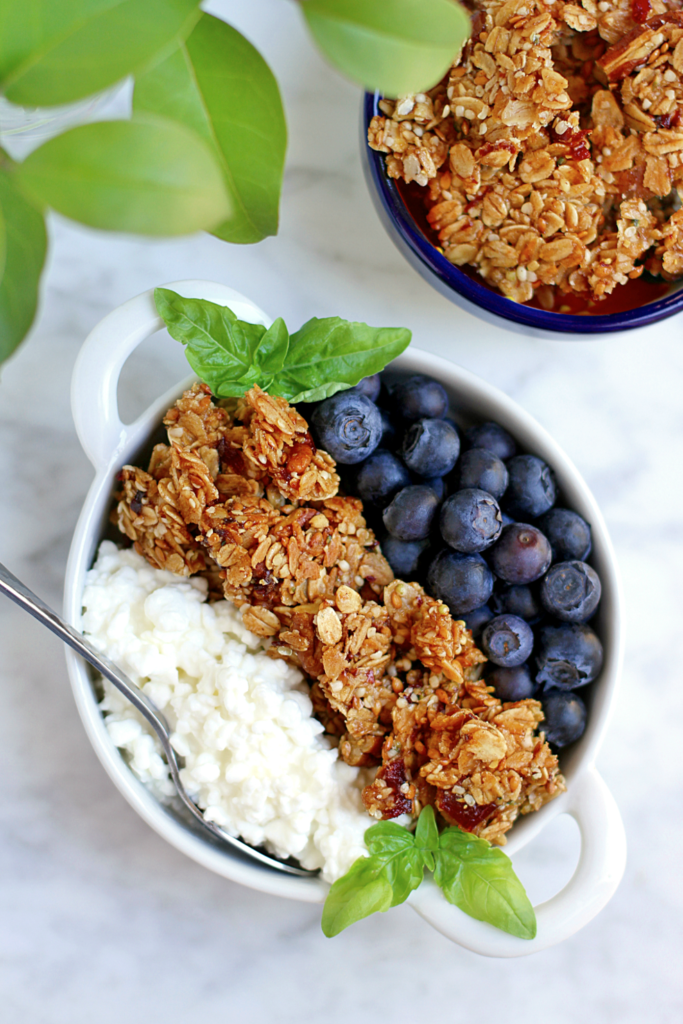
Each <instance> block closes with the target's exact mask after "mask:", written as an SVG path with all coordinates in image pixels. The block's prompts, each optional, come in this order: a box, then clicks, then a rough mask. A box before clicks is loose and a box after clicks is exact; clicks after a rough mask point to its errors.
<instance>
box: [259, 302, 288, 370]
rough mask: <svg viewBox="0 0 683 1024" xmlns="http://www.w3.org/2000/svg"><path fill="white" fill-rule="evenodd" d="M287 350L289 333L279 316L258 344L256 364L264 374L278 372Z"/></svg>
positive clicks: (283, 362)
mask: <svg viewBox="0 0 683 1024" xmlns="http://www.w3.org/2000/svg"><path fill="white" fill-rule="evenodd" d="M288 350H289V331H288V330H287V328H286V326H285V322H284V320H283V319H282V317H281V316H279V317H278V318H277V320H274V321H273V323H272V324H271V325H270V327H269V328H268V330H267V331H266V333H265V334H264V335H263V337H262V338H261V341H260V343H259V347H258V351H257V353H256V354H257V358H258V364H259V366H260V367H261V368H262V369H263V371H264V372H265V373H272V374H273V375H275V374H277V373H279V372H280V370H281V369H282V367H283V366H284V364H285V360H286V358H287V352H288Z"/></svg>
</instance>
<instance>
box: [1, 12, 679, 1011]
mask: <svg viewBox="0 0 683 1024" xmlns="http://www.w3.org/2000/svg"><path fill="white" fill-rule="evenodd" d="M211 9H212V10H214V11H216V12H217V13H221V14H223V16H225V17H226V18H228V19H230V20H231V21H232V22H233V23H234V24H235V25H237V26H238V27H239V28H240V29H242V30H243V31H244V32H245V33H246V34H247V35H248V36H249V37H250V38H251V39H252V40H253V41H254V42H255V43H256V44H257V45H258V46H259V47H260V48H261V50H262V52H263V53H264V54H265V55H266V57H267V59H268V60H269V61H270V63H271V65H272V67H273V68H274V70H275V72H276V74H277V76H278V78H279V80H280V83H281V86H282V89H283V93H284V98H285V103H286V107H287V114H288V120H289V130H290V145H289V155H288V162H287V174H286V181H285V188H284V196H283V203H282V227H281V231H280V234H279V236H278V237H277V238H275V239H269V240H267V241H265V242H263V243H262V244H260V245H258V246H255V247H250V248H236V247H230V246H228V245H225V244H223V243H221V242H219V241H217V240H216V239H213V238H210V237H208V236H197V237H192V238H187V239H179V240H174V241H148V240H141V239H138V238H131V237H124V236H108V235H104V234H101V233H98V232H94V231H88V230H85V229H82V228H79V227H77V226H75V225H73V224H69V223H67V222H65V221H63V220H60V219H58V218H54V219H52V221H51V224H50V235H51V245H50V255H49V262H48V268H47V273H46V275H45V278H44V280H43V289H42V301H41V307H40V314H39V316H38V319H37V321H36V323H35V325H34V328H33V330H32V332H31V337H30V338H29V340H28V341H27V343H26V344H25V345H24V346H23V347H22V349H21V350H20V351H19V352H18V353H17V355H16V356H15V358H14V359H12V360H11V362H10V363H9V364H8V365H6V366H5V367H4V368H3V371H2V376H1V380H0V435H1V441H0V473H1V476H0V479H2V481H3V487H2V492H1V496H0V522H1V529H0V560H2V561H3V562H5V563H7V564H8V565H9V566H10V567H11V568H12V569H13V570H14V571H15V572H16V573H17V574H18V575H19V576H20V577H22V578H24V579H25V580H26V581H27V583H28V584H29V585H30V586H31V587H33V588H34V589H36V590H37V591H38V592H39V593H40V594H42V595H44V597H45V598H46V599H47V600H48V601H50V602H52V603H53V604H55V605H59V603H60V600H61V588H62V581H63V574H64V567H65V562H66V557H67V551H68V548H69V543H70V538H71V533H72V530H73V527H74V523H75V520H76V517H77V515H78V511H79V508H80V505H81V503H82V501H83V498H84V495H85V493H86V490H87V488H88V486H89V483H90V480H91V478H92V471H91V467H90V466H89V464H88V462H87V460H86V458H85V456H84V455H83V453H82V452H81V450H80V447H79V445H78V442H77V440H76V436H75V432H74V428H73V424H72V421H71V416H70V411H69V380H70V375H71V371H72V367H73V363H74V360H75V358H76V355H77V352H78V349H79V346H80V344H81V342H82V340H83V338H84V337H85V336H86V334H87V333H88V332H89V330H90V329H91V328H92V327H93V325H94V324H95V323H97V321H98V320H99V319H100V318H101V317H102V316H104V315H105V314H106V313H108V312H109V311H110V310H111V309H112V308H113V307H114V306H116V305H118V304H119V303H121V302H122V301H124V300H125V299H127V298H129V297H130V296H132V295H134V294H136V293H138V292H140V291H142V290H143V289H146V288H148V287H151V286H153V285H156V284H161V283H164V282H167V281H172V280H174V279H179V278H184V277H200V278H201V277H203V278H209V279H215V280H218V281H224V282H225V283H227V284H230V285H232V286H233V287H235V288H237V289H238V290H240V291H243V292H245V293H246V294H247V295H249V296H250V297H252V298H253V299H254V300H255V301H256V302H257V303H258V304H259V305H261V306H262V307H264V308H265V309H266V310H269V311H270V312H271V313H272V314H273V315H282V316H284V318H285V320H286V321H287V323H288V324H290V325H292V326H294V327H296V326H298V325H299V324H300V323H301V322H303V321H304V320H305V319H307V318H308V317H310V316H312V315H321V316H324V315H328V314H337V313H339V314H342V315H344V316H346V317H348V318H350V319H359V320H365V321H367V322H369V323H375V324H389V323H396V324H404V325H407V326H409V327H410V328H412V330H413V332H414V342H415V344H417V345H419V346H422V347H424V348H426V349H429V350H431V351H433V352H436V353H438V354H440V355H443V356H445V357H447V358H449V359H452V360H454V361H455V362H458V363H460V364H461V365H463V366H466V367H467V368H468V369H471V370H473V371H474V372H475V373H478V374H480V375H481V376H483V377H485V378H486V379H488V380H489V381H491V382H493V383H494V384H496V385H497V386H498V387H500V388H502V389H503V390H504V391H506V392H507V393H508V394H509V395H511V396H512V397H513V398H514V399H515V400H516V401H517V402H519V403H520V404H521V405H523V406H524V407H525V408H526V409H527V410H529V411H530V412H531V413H532V414H533V415H535V416H536V417H537V418H538V420H539V421H540V422H541V423H542V424H543V425H544V426H545V427H547V428H548V429H549V430H550V431H551V432H552V433H553V435H554V436H555V437H556V438H557V439H558V441H559V442H560V444H561V445H563V446H564V448H565V450H566V451H567V452H568V453H569V455H570V456H571V457H572V458H573V459H574V460H575V462H576V464H577V465H578V467H579V469H580V470H581V471H582V473H583V474H584V475H585V477H586V479H587V481H588V483H589V485H590V486H591V487H592V489H593V491H594V493H595V495H596V496H597V498H598V501H599V502H600V504H601V506H602V508H603V510H604V513H605V517H606V519H607V522H608V525H609V527H610V530H611V533H612V537H613V540H614V543H615V546H616V549H617V554H618V558H619V562H620V566H621V572H622V575H623V584H624V597H625V617H626V638H627V644H626V661H625V667H624V675H623V685H622V689H621V694H620V698H619V702H618V705H617V707H616V711H615V714H614V718H613V722H612V725H611V729H610V732H609V734H608V736H607V740H606V743H605V745H604V748H603V750H602V752H601V754H600V757H599V764H598V766H599V768H600V771H601V772H602V773H603V775H604V777H605V779H606V780H607V782H608V784H609V785H610V787H611V788H612V790H613V792H614V794H615V796H616V798H617V800H618V802H619V804H620V807H621V809H622V812H623V816H624V821H625V824H626V828H627V832H628V838H629V862H628V867H627V871H626V876H625V878H624V881H623V883H622V885H621V887H620V889H619V890H618V892H617V894H616V896H615V897H614V899H613V900H612V902H611V903H610V904H609V906H608V907H607V908H606V909H605V910H604V911H603V912H602V913H601V914H600V916H599V917H598V918H596V919H595V920H594V921H593V922H592V923H591V924H590V925H589V926H588V927H587V928H585V929H584V930H583V931H582V932H581V933H579V934H578V935H575V936H574V937H573V938H571V939H570V940H568V941H566V942H565V943H564V944H562V945H561V946H559V947H556V948H554V949H551V950H548V951H546V952H543V953H540V954H537V955H535V956H533V957H531V958H528V959H522V960H517V961H494V960H485V959H482V958H479V957H477V956H476V955H474V954H470V953H468V952H465V951H463V950H462V949H460V948H459V947H457V946H454V945H452V944H451V943H449V942H448V941H447V940H446V939H444V938H442V937H441V936H440V935H439V934H437V933H436V932H435V931H434V930H433V929H432V928H431V927H430V926H429V925H427V924H426V923H425V922H423V921H422V920H421V919H420V918H418V917H417V915H416V914H414V913H413V912H412V910H411V909H410V908H408V907H400V908H397V909H396V910H394V911H392V912H391V914H390V916H389V917H387V916H377V917H376V918H373V919H370V920H368V921H366V922H363V923H361V924H359V925H357V926H355V927H354V928H353V929H351V930H349V931H348V932H346V933H344V934H343V935H341V936H340V937H338V938H337V939H335V940H333V941H330V940H327V939H325V938H323V936H322V934H321V932H320V928H319V916H320V911H319V908H317V907H315V906H308V905H303V904H296V903H291V902H288V901H284V900H280V899H277V898H274V897H268V896H264V895H262V894H260V893H254V892H251V891H248V890H246V889H243V888H240V887H238V886H236V885H233V884H231V883H229V882H227V881H225V880H223V879H221V878H218V877H215V876H213V875H212V874H210V873H209V872H207V871H205V870H203V869H202V868H200V867H198V866H197V865H196V864H194V863H193V862H191V861H189V860H187V859H186V858H185V857H183V856H182V855H181V854H180V853H178V852H177V851H176V850H174V849H172V848H171V847H170V846H168V845H167V844H166V843H165V842H164V841H163V840H161V839H160V838H159V837H158V836H156V834H154V833H153V832H152V831H151V830H150V829H149V828H148V827H147V826H146V825H145V824H144V823H143V822H142V821H141V820H140V819H138V817H137V816H136V815H135V813H134V812H133V811H132V810H131V808H130V807H129V806H128V805H127V804H126V803H125V802H124V800H123V798H122V797H121V796H120V795H119V794H118V792H117V791H116V790H115V789H114V787H113V785H112V784H111V783H110V781H109V780H108V778H107V777H106V776H105V773H104V771H103V769H102V768H101V767H100V765H99V762H98V761H97V760H96V758H95V755H94V754H93V752H92V750H91V748H90V746H89V744H88V741H87V739H86V737H85V734H84V732H83V729H82V727H81V724H80V721H79V719H78V716H77V713H76V709H75V706H74V703H73V700H72V697H71V693H70V689H69V684H68V681H67V676H66V671H65V667H64V658H63V653H62V650H61V647H60V645H59V643H58V642H57V641H56V640H54V639H53V638H52V637H51V636H50V635H48V634H47V633H46V632H45V631H44V630H42V629H41V628H40V627H39V626H38V625H37V624H34V622H33V621H32V620H30V619H29V618H28V617H27V616H25V615H23V614H22V613H21V612H19V611H18V610H16V609H15V608H14V606H10V605H9V603H7V602H3V603H2V604H0V628H1V630H2V639H1V648H0V650H1V652H2V655H1V658H0V673H1V675H2V686H1V690H0V694H1V699H2V710H1V711H0V737H1V738H0V743H1V749H2V750H3V753H6V754H8V755H9V756H6V757H3V765H4V769H3V770H4V782H5V784H4V786H3V790H4V795H3V801H2V810H1V811H0V865H1V868H0V890H1V893H2V896H1V900H2V903H1V906H2V911H1V915H0V922H1V924H0V948H1V954H0V997H1V1001H2V1006H3V1012H2V1019H3V1020H7V1021H21V1022H22V1024H62V1022H67V1021H68V1022H69V1024H86V1022H87V1024H91V1022H95V1024H109V1022H112V1024H113V1022H114V1021H118V1020H120V1019H125V1020H127V1021H129V1022H130V1024H142V1022H143V1021H145V1022H146V1021H149V1020H162V1019H163V1020H165V1021H168V1022H170V1024H176V1022H178V1024H180V1022H183V1024H185V1022H189V1024H195V1022H199V1021H203V1020H206V1019H215V1020H238V1019H239V1020H242V1021H245V1022H259V1024H260V1022H265V1021H269V1020H276V1021H281V1022H283V1024H289V1022H292V1024H293V1022H295V1021H296V1022H298V1021H300V1020H311V1021H323V1020H324V1021H326V1022H329V1024H336V1022H341V1021H346V1020H347V1019H349V1016H352V1017H353V1016H354V1015H355V1018H356V1019H359V1020H369V1019H375V1018H376V1017H377V1018H379V1017H380V1016H381V1017H383V1018H391V1019H394V1020H398V1021H409V1020H412V1019H414V1018H415V1017H417V1016H418V1015H421V1014H422V1013H424V1012H425V1011H426V1010H427V1007H429V1014H430V1017H432V1018H433V1017H434V1016H435V1015H436V1016H438V1017H439V1018H441V1019H446V1020H458V1021H459V1020H465V1019H472V1020H477V1021H478V1020H486V1019H505V1020H506V1021H508V1022H510V1024H522V1022H524V1024H526V1022H533V1024H536V1022H541V1021H546V1020H552V1021H553V1022H554V1024H573V1022H575V1021H576V1020H577V1019H580V1018H581V1019H585V1020H588V1021H590V1022H591V1024H602V1022H607V1021H612V1020H613V1019H614V1020H619V1021H620V1024H641V1022H642V1020H643V1019H646V1018H649V1017H650V1016H651V1015H654V1016H655V1017H656V1019H657V1021H658V1024H673V1022H674V1021H679V1020H680V1019H681V1010H682V1009H683V1005H682V1004H683V998H682V988H681V981H680V974H679V972H678V969H677V967H676V964H677V963H680V954H681V928H680V921H681V911H682V910H683V907H682V903H683V895H682V887H681V882H680V877H681V873H680V866H679V863H678V862H679V850H680V847H681V840H682V839H683V835H682V828H681V814H680V808H681V797H682V795H683V794H682V792H681V788H682V787H681V768H680V763H681V758H680V754H679V750H680V745H681V731H680V719H681V713H680V711H681V684H680V668H679V665H678V657H677V645H678V643H679V642H680V640H679V638H680V600H681V597H680V594H681V585H680V580H681V573H682V570H683V529H682V527H681V505H682V500H683V493H682V491H683V485H682V483H681V480H682V474H681V470H680V467H681V465H683V415H682V411H681V410H682V408H683V407H682V405H681V389H682V386H683V347H682V346H681V343H680V337H681V331H682V329H683V321H682V320H681V318H680V317H678V318H676V319H672V320H668V321H667V322H665V323H663V324H658V325H656V326H654V327H652V328H649V329H645V330H643V331H641V332H634V333H629V334H625V335H623V336H611V337H603V338H602V339H601V340H600V341H597V342H585V341H577V342H574V343H567V342H558V341H547V340H539V339H535V338H524V337H519V336H514V335H512V334H509V333H508V332H506V331H505V330H503V329H500V328H494V327H491V326H487V325H485V324H483V323H482V322H480V321H479V320H477V319H475V318H473V317H471V316H468V315H466V314H464V313H462V312H460V311H459V310H458V309H457V308H456V307H455V306H453V305H451V304H449V303H448V302H447V301H446V300H445V299H443V298H441V297H439V296H438V295H437V294H436V292H434V291H433V290H432V289H431V288H430V287H429V286H428V285H427V284H426V283H425V282H424V281H422V280H421V279H420V278H419V277H418V276H417V275H416V274H415V273H414V272H413V271H412V270H410V269H409V267H408V266H407V265H406V264H405V262H404V261H403V259H402V257H401V256H400V255H399V254H398V253H397V252H396V250H395V249H394V248H393V246H392V244H391V242H390V241H389V240H388V238H387V237H386V235H385V234H384V231H383V229H382V227H381V226H380V224H379V222H378V220H377V218H376V216H375V214H374V211H373V209H372V206H371V203H370V200H369V198H368V195H367V192H366V188H365V184H364V182H363V180H362V176H361V171H360V166H359V160H358V110H359V104H360V95H359V92H358V90H356V89H355V88H354V87H352V86H351V85H349V84H347V83H346V82H344V81H343V80H342V79H340V78H339V77H338V76H337V75H336V74H335V73H334V72H332V71H331V70H330V69H328V68H327V67H326V66H325V65H324V64H323V63H322V61H321V60H320V58H319V57H318V55H317V53H316V52H315V51H314V49H313V48H312V46H311V44H310V42H309V40H308V38H307V36H306V34H305V32H304V30H303V27H302V24H301V18H300V15H299V13H298V11H297V10H296V7H295V5H293V4H283V3H282V2H281V0H258V2H254V3H253V4H249V3H246V2H233V3H228V2H223V3H216V4H214V5H213V6H212V7H211ZM184 374H185V366H184V362H183V357H182V353H181V351H180V347H179V346H176V345H175V344H174V343H172V342H170V341H168V340H165V341H164V340H162V339H161V337H159V338H156V339H152V340H151V341H150V342H148V343H146V344H145V346H144V347H143V350H141V351H140V352H139V353H138V354H137V355H136V356H135V357H134V359H133V360H131V363H130V364H129V366H128V367H127V368H126V371H125V373H124V379H123V382H122V387H121V398H122V407H123V409H124V412H126V413H127V414H128V415H129V416H132V415H133V414H134V413H135V412H136V411H138V410H141V409H142V408H144V406H146V405H147V403H148V402H149V401H150V399H151V398H153V397H155V395H157V394H158V393H160V391H161V390H162V389H163V388H165V387H167V386H169V385H170V384H172V383H174V382H175V381H176V380H177V379H179V378H180V377H181V376H184ZM577 851H578V840H577V836H576V833H575V830H574V829H573V827H572V824H571V822H569V821H568V820H566V819H560V821H558V822H557V824H556V825H555V826H553V828H551V829H550V830H549V831H548V834H547V835H543V836H541V837H540V838H539V840H537V841H536V842H535V843H533V844H532V846H531V848H529V849H527V850H525V851H523V852H522V853H521V854H520V855H519V857H518V858H517V860H516V866H517V869H518V871H519V873H520V874H521V876H522V878H523V880H524V881H525V883H526V884H527V885H528V887H529V889H530V892H531V894H532V896H534V897H535V898H536V899H539V898H545V897H547V896H549V895H551V894H552V893H553V892H554V891H556V890H557V889H559V887H560V886H561V885H562V884H563V883H564V881H565V880H566V879H567V878H568V877H569V875H570V874H571V871H572V870H573V866H574V864H575V863H576V858H577V855H578V854H577Z"/></svg>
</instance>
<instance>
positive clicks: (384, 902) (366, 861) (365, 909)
mask: <svg viewBox="0 0 683 1024" xmlns="http://www.w3.org/2000/svg"><path fill="white" fill-rule="evenodd" d="M392 899H393V890H392V887H391V885H390V883H389V882H388V880H387V879H386V878H385V877H384V875H383V874H382V871H381V867H380V866H378V865H377V864H376V863H375V860H374V858H373V857H359V858H358V860H357V861H355V862H354V863H353V864H352V865H351V867H350V868H349V870H348V871H347V872H346V874H345V875H344V876H343V878H340V879H339V880H338V881H336V882H335V883H334V884H333V885H332V887H331V888H330V891H329V893H328V894H327V899H326V900H325V906H324V907H323V916H322V922H321V924H322V930H323V933H324V934H325V935H326V936H327V938H328V939H331V938H332V937H333V936H335V935H339V933H340V932H342V931H344V929H345V928H348V927H349V925H351V924H355V922H356V921H360V920H362V918H364V917H369V916H370V914H375V913H377V912H378V911H379V912H380V913H383V912H384V911H385V910H388V909H389V907H390V906H392Z"/></svg>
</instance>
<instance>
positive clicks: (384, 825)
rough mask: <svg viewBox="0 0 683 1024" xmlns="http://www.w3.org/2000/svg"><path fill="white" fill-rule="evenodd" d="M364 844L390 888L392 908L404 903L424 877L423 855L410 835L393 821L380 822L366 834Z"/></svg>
mask: <svg viewBox="0 0 683 1024" xmlns="http://www.w3.org/2000/svg"><path fill="white" fill-rule="evenodd" d="M365 845H366V846H367V848H368V850H369V851H370V854H371V856H372V860H373V861H375V862H376V863H377V864H378V865H381V867H382V873H383V876H384V877H385V878H386V879H387V880H388V882H389V884H390V885H391V888H392V890H393V898H392V901H391V906H392V907H396V906H398V904H399V903H404V902H405V900H407V899H408V897H409V896H410V894H411V892H412V891H413V889H417V887H418V885H419V884H420V882H421V881H422V876H423V875H424V862H423V860H422V854H421V853H420V851H419V850H417V849H416V848H415V838H414V836H413V834H412V833H411V832H409V831H408V829H406V828H404V827H403V826H402V825H397V824H396V822H393V821H380V822H378V823H377V824H376V825H372V826H371V827H370V828H369V829H368V830H367V832H366V833H365Z"/></svg>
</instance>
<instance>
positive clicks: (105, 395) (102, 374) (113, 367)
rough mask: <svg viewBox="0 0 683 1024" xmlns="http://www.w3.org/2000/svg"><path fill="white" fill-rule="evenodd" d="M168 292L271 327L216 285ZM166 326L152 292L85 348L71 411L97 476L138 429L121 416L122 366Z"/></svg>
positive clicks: (118, 313)
mask: <svg viewBox="0 0 683 1024" xmlns="http://www.w3.org/2000/svg"><path fill="white" fill-rule="evenodd" d="M164 287H166V288H171V289H173V291H177V292H179V293H180V294H182V295H186V296H191V297H193V298H202V299H209V300H210V301H211V302H217V303H220V304H221V305H226V306H230V308H231V309H233V310H234V312H235V313H236V314H237V316H239V317H240V319H242V320H249V321H251V322H252V323H264V324H266V325H268V324H270V322H271V321H270V318H269V317H268V316H266V314H265V313H264V312H263V311H262V310H260V309H259V308H258V306H256V305H254V303H253V302H251V301H250V300H249V299H247V298H246V297H245V296H244V295H241V294H240V293H239V292H236V291H234V289H232V288H228V287H227V285H223V284H219V283H218V282H215V281H173V282H172V283H171V284H168V285H164ZM163 326H164V322H163V320H162V319H161V317H160V316H159V314H158V313H157V310H156V306H155V305H154V289H153V288H150V289H149V290H148V291H146V292H143V293H142V294H141V295H136V296H135V298H133V299H129V300H128V302H124V304H123V305H122V306H119V307H118V308H117V309H115V310H113V311H112V312H111V313H109V315H108V316H105V318H104V320H101V321H100V322H99V324H97V326H96V327H94V328H93V330H92V331H91V332H90V334H89V335H88V337H87V338H86V340H85V341H84V343H83V347H82V348H81V351H80V352H79V354H78V358H77V360H76V365H75V366H74V372H73V376H72V378H71V410H72V413H73V418H74V422H75V424H76V433H77V434H78V438H79V440H80V442H81V445H82V446H83V450H84V451H85V453H86V455H87V456H88V458H89V459H90V461H91V462H92V464H93V466H94V467H95V469H96V470H100V469H101V468H103V467H104V466H107V465H109V463H110V462H111V461H112V458H113V456H114V455H115V453H117V452H118V451H120V450H122V448H123V447H124V445H125V444H126V442H127V440H128V438H129V436H130V433H131V432H132V430H134V429H135V424H130V425H126V424H124V423H122V422H121V418H120V416H119V408H118V401H117V387H118V383H119V376H120V374H121V370H122V368H123V365H124V363H125V362H126V359H128V356H129V355H130V354H131V353H132V352H133V351H134V350H135V349H136V348H137V346H138V345H139V344H140V343H141V342H142V341H144V340H145V338H148V337H149V336H150V335H151V334H154V333H155V332H156V331H158V330H160V329H161V328H162V327H163Z"/></svg>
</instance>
